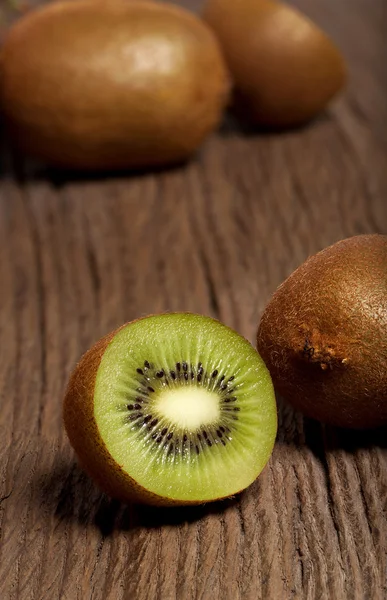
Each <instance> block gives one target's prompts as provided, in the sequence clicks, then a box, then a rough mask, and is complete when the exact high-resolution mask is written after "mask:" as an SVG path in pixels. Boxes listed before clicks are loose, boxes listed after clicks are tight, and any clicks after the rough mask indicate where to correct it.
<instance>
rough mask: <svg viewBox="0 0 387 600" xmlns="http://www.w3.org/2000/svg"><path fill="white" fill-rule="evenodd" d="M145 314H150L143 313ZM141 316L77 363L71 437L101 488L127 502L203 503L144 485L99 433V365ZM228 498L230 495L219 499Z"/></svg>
mask: <svg viewBox="0 0 387 600" xmlns="http://www.w3.org/2000/svg"><path fill="white" fill-rule="evenodd" d="M150 316H152V315H150ZM145 318H147V317H143V319H145ZM139 320H142V319H136V320H135V321H131V322H128V323H125V324H124V325H122V326H121V327H119V328H118V329H116V330H114V331H113V332H111V333H109V334H107V335H106V336H104V337H103V338H102V339H100V340H99V341H98V342H96V344H94V346H92V347H91V348H90V349H89V350H88V351H87V352H86V353H85V354H84V355H83V357H82V358H81V360H80V361H79V363H78V364H77V366H76V368H75V369H74V371H73V373H72V375H71V377H70V380H69V383H68V386H67V390H66V393H65V397H64V402H63V420H64V425H65V429H66V432H67V435H68V438H69V440H70V442H71V445H72V446H73V448H74V450H75V453H76V455H77V458H78V460H79V463H80V465H81V466H82V468H83V469H84V470H85V471H86V472H87V473H88V474H89V476H90V477H91V478H92V479H93V480H94V481H95V483H96V484H97V485H98V487H99V488H100V489H101V490H103V491H104V492H106V493H107V494H108V495H109V496H111V497H113V498H117V499H118V500H121V501H123V502H128V501H131V502H134V503H141V504H150V505H155V506H183V505H197V504H203V502H200V501H198V500H192V501H190V500H173V499H171V498H164V497H162V496H158V495H157V494H153V493H152V492H150V491H149V490H147V489H145V488H143V487H142V486H141V485H139V484H138V483H137V482H136V481H135V480H134V479H133V478H131V477H130V476H129V475H128V474H127V473H126V472H125V471H124V470H123V469H122V468H121V466H120V465H119V464H118V463H117V462H116V461H115V460H114V459H113V458H112V457H111V455H110V453H109V452H108V450H107V448H106V446H105V443H104V441H103V439H102V437H101V435H100V433H99V429H98V425H97V423H96V420H95V418H94V387H95V381H96V377H97V371H98V367H99V365H100V362H101V360H102V357H103V355H104V352H105V350H106V348H107V347H108V345H109V343H110V342H111V341H112V340H113V338H114V337H115V336H116V335H117V333H118V332H119V331H120V330H121V329H122V328H124V327H127V326H128V325H130V324H133V323H135V322H136V321H139ZM240 491H243V490H240ZM236 493H239V492H236ZM225 498H229V496H224V497H220V498H217V499H216V500H223V499H225Z"/></svg>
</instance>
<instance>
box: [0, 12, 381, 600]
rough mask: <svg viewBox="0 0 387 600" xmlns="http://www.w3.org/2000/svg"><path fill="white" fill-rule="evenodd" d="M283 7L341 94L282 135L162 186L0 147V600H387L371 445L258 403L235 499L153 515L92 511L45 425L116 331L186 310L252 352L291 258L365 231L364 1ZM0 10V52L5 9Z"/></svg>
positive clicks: (248, 140) (375, 66)
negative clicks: (250, 462) (313, 30)
mask: <svg viewBox="0 0 387 600" xmlns="http://www.w3.org/2000/svg"><path fill="white" fill-rule="evenodd" d="M37 3H38V2H35V3H34V4H37ZM31 4H33V3H31ZM186 4H190V5H191V7H192V6H193V7H194V8H197V7H198V2H192V1H191V2H190V3H189V2H186ZM297 5H299V6H300V7H301V8H303V9H304V10H305V11H306V12H308V14H309V15H310V16H312V17H313V18H314V19H315V20H316V21H317V22H318V23H319V24H320V25H321V26H323V27H324V28H325V29H326V30H327V31H328V32H329V33H331V35H332V36H333V37H334V38H335V39H336V41H337V42H338V44H339V45H340V47H341V48H342V50H343V52H344V53H345V55H346V57H347V60H348V63H349V66H350V74H351V77H350V82H349V86H348V89H347V91H346V93H345V95H344V96H343V97H341V99H340V100H339V101H338V102H337V103H335V104H334V105H333V106H332V107H331V108H330V109H329V111H328V112H327V113H326V114H325V115H323V116H322V117H321V118H319V119H318V120H317V121H316V122H314V123H313V124H311V125H310V126H309V127H307V128H305V129H303V130H299V131H294V132H288V133H284V134H277V135H269V134H266V135H262V134H259V133H254V132H243V131H241V130H240V129H239V128H238V125H237V124H235V123H230V122H228V123H227V124H225V125H224V126H223V128H222V129H221V130H220V131H219V132H218V133H216V134H215V135H213V136H212V137H211V138H210V139H208V141H207V142H206V143H205V144H204V146H203V148H202V149H201V151H200V153H199V154H198V155H197V156H196V157H195V158H194V159H193V160H192V161H191V162H189V164H186V165H185V166H183V167H180V168H176V169H171V170H165V171H163V172H158V173H146V174H142V175H130V174H125V175H122V174H121V175H120V174H115V175H111V176H109V177H106V178H105V177H103V176H101V177H89V176H75V175H74V176H72V175H69V174H60V173H55V172H53V171H42V170H39V169H35V168H34V166H33V165H32V164H30V163H29V162H28V161H25V160H24V161H21V160H20V159H16V160H15V159H14V158H12V156H11V153H10V151H9V149H8V147H7V145H6V143H5V142H4V141H3V142H2V151H1V168H0V285H1V293H0V394H1V395H0V402H1V413H0V414H1V420H0V485H1V492H0V528H1V530H0V531H1V533H0V540H1V547H0V590H1V591H0V597H1V598H2V600H11V599H12V600H16V599H18V600H20V599H23V600H24V599H25V600H40V599H43V598H44V599H66V600H88V599H92V600H99V599H101V600H107V599H109V600H119V599H122V598H124V599H130V600H156V599H159V600H172V599H176V600H186V599H187V600H191V599H192V600H194V599H195V600H196V599H197V600H199V599H200V600H210V599H211V600H215V599H219V600H228V599H229V600H258V599H261V598H262V599H264V600H268V599H270V600H271V599H273V600H286V599H288V598H297V599H298V598H305V599H327V600H342V599H348V600H366V599H367V600H379V599H383V598H386V597H387V583H386V577H387V560H386V559H387V554H386V552H387V526H386V516H387V515H386V513H387V451H386V446H387V435H386V430H382V431H377V432H365V433H364V432H363V433H362V432H343V431H338V430H335V429H332V428H328V427H323V426H322V425H320V424H318V423H315V422H311V421H307V420H304V419H303V418H302V416H300V415H299V414H294V413H293V412H292V410H291V409H290V408H289V407H288V406H286V405H283V404H282V402H281V401H280V400H279V421H280V423H279V433H278V441H277V444H276V447H275V451H274V453H273V456H272V459H271V461H270V463H269V465H268V466H267V468H266V469H265V470H264V472H263V474H262V476H261V477H260V478H259V479H258V481H257V482H256V483H255V484H254V485H252V486H251V487H250V489H249V490H247V491H246V492H245V493H244V494H242V495H241V496H240V497H238V498H236V499H235V500H234V501H232V500H230V501H227V502H223V503H218V504H214V505H208V506H204V507H199V508H184V509H173V510H171V509H170V510H167V509H162V510H161V509H155V508H149V507H138V506H125V505H121V504H120V503H118V502H117V501H114V500H111V499H109V498H108V497H106V496H104V495H101V494H100V492H99V491H98V490H97V489H96V488H95V487H94V485H93V484H92V483H91V481H90V480H89V479H88V477H87V476H85V475H84V474H83V472H82V471H81V470H80V469H79V468H78V466H77V464H76V462H75V461H74V456H73V452H72V450H71V449H70V447H69V443H68V440H67V438H66V435H65V433H64V430H63V425H62V420H61V403H62V396H63V391H64V388H65V385H66V381H67V379H68V376H69V373H70V371H71V369H72V368H73V367H74V365H75V363H76V361H77V360H78V358H79V357H80V355H81V353H83V352H84V351H85V350H86V349H87V348H88V347H89V346H90V345H91V344H92V343H93V342H94V341H95V340H97V339H98V338H99V337H100V336H102V335H103V334H105V333H106V332H108V331H109V330H111V329H113V328H115V327H116V326H118V325H119V324H121V323H123V322H124V321H127V320H131V319H134V318H136V317H138V316H139V315H146V314H148V313H153V312H159V311H180V310H184V311H194V312H199V313H205V314H208V315H212V316H215V317H217V318H219V319H220V320H222V321H224V322H225V323H226V324H228V325H230V326H232V327H234V328H235V329H236V330H238V331H239V332H240V333H242V334H243V335H245V336H246V337H247V338H249V339H250V340H251V341H252V342H254V337H255V331H256V328H257V324H258V321H259V318H260V315H261V313H262V311H263V309H264V306H265V304H266V302H267V301H268V299H269V298H270V295H271V294H272V292H273V291H274V290H275V288H276V286H277V285H278V284H279V283H280V282H281V281H282V280H283V279H284V278H285V277H286V276H287V275H289V274H290V272H291V271H292V270H293V269H294V268H295V267H296V266H297V265H299V264H300V263H301V262H302V261H303V260H304V259H305V258H306V257H307V256H308V255H309V254H311V253H314V252H315V251H317V250H319V249H321V248H322V247H324V246H326V245H328V244H330V243H332V242H334V241H336V240H338V239H340V238H343V237H347V236H350V235H354V234H358V233H365V232H381V233H387V199H386V192H387V181H386V177H385V175H384V173H383V172H384V170H385V168H386V165H387V161H386V158H387V127H386V125H387V119H386V105H387V104H386V97H387V96H386V94H387V87H386V78H385V76H386V72H385V59H386V46H385V31H386V20H385V19H383V11H384V8H385V6H384V5H385V2H384V1H383V0H373V1H372V2H369V1H368V0H340V2H338V1H337V0H315V1H313V2H312V1H308V0H298V2H297ZM0 11H1V12H0V15H1V18H2V28H3V32H4V29H5V26H6V23H7V22H10V20H11V19H13V18H14V17H15V16H16V12H17V11H15V8H12V7H11V6H10V7H8V8H7V2H5V0H3V1H2V4H1V6H0Z"/></svg>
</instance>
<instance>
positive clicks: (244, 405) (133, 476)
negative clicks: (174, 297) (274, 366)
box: [64, 313, 277, 506]
mask: <svg viewBox="0 0 387 600" xmlns="http://www.w3.org/2000/svg"><path fill="white" fill-rule="evenodd" d="M64 423H65V427H66V430H67V433H68V437H69V439H70V442H71V443H72V445H73V447H74V449H75V451H76V454H77V455H78V457H79V460H80V462H81V464H82V465H83V467H84V468H85V470H86V471H88V473H89V474H90V475H91V476H92V478H93V479H94V480H95V481H96V483H97V484H98V485H99V486H100V487H101V488H102V489H103V490H104V491H105V492H107V493H108V494H109V495H111V496H113V497H117V498H119V499H121V500H124V501H130V500H131V501H137V502H144V503H148V504H158V505H166V506H168V505H173V504H200V503H205V502H211V501H214V500H218V499H221V498H226V497H229V496H232V495H234V494H236V493H237V492H240V491H242V490H243V489H245V488H246V487H248V486H249V485H250V484H251V483H252V482H253V481H254V480H255V479H256V477H257V476H258V475H259V473H260V472H261V471H262V469H263V467H264V466H265V464H266V462H267V461H268V459H269V457H270V455H271V452H272V449H273V445H274V441H275V437H276V431H277V413H276V403H275V396H274V390H273V385H272V382H271V378H270V375H269V372H268V370H267V368H266V367H265V364H264V362H263V361H262V359H261V358H260V356H259V354H258V353H257V351H256V350H255V349H254V348H253V346H252V345H251V344H250V343H249V342H248V341H247V340H245V339H244V338H243V337H241V336H240V335H239V334H237V333H236V332H234V331H233V330H231V329H229V328H228V327H226V326H225V325H223V324H221V323H220V322H218V321H216V320H214V319H211V318H209V317H204V316H200V315H194V314H190V313H168V314H162V315H153V316H149V317H145V318H142V319H139V320H137V321H134V322H132V323H129V324H126V325H124V326H123V327H121V328H120V329H118V330H116V331H114V332H113V333H111V334H109V335H108V336H106V337H105V338H103V339H102V340H100V341H99V342H97V344H95V345H94V346H93V347H92V348H91V349H90V350H89V351H88V352H87V353H86V354H85V356H84V357H83V358H82V359H81V361H80V363H79V364H78V366H77V367H76V369H75V371H74V373H73V375H72V377H71V379H70V382H69V385H68V389H67V392H66V396H65V400H64Z"/></svg>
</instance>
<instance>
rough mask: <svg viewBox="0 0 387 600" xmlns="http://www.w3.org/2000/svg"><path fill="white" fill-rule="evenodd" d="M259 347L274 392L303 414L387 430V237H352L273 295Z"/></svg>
mask: <svg viewBox="0 0 387 600" xmlns="http://www.w3.org/2000/svg"><path fill="white" fill-rule="evenodd" d="M257 347H258V351H259V353H260V355H261V356H262V358H263V360H264V361H265V363H266V366H267V367H268V369H269V371H270V374H271V376H272V379H273V383H274V387H275V389H276V391H277V392H279V393H280V394H281V395H282V396H283V397H284V398H285V399H286V400H288V401H289V402H290V403H291V404H292V405H293V406H294V407H295V408H296V409H298V410H300V411H302V412H303V413H304V414H305V415H307V416H309V417H312V418H314V419H317V420H320V421H323V422H326V423H329V424H331V425H336V426H339V427H348V428H355V429H363V428H364V429H366V428H374V427H378V426H383V425H386V424H387V367H386V365H387V236H383V235H378V234H373V235H360V236H354V237H351V238H347V239H345V240H342V241H340V242H337V243H336V244H333V245H332V246H329V247H328V248H326V249H325V250H323V251H321V252H319V253H317V254H315V255H314V256H312V257H310V258H309V259H308V260H307V261H306V262H305V263H303V264H302V265H301V266H300V267H299V268H298V269H297V270H296V271H294V273H293V274H292V275H291V276H290V277H289V278H288V279H287V280H286V281H285V282H284V283H283V284H282V285H281V286H280V287H279V288H278V290H277V291H276V292H275V294H274V295H273V297H272V299H271V301H270V302H269V304H268V306H267V307H266V309H265V311H264V314H263V316H262V319H261V322H260V324H259V328H258V335H257Z"/></svg>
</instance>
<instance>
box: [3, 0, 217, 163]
mask: <svg viewBox="0 0 387 600" xmlns="http://www.w3.org/2000/svg"><path fill="white" fill-rule="evenodd" d="M228 92H229V75H228V72H227V68H226V66H225V63H224V60H223V57H222V53H221V51H220V48H219V44H218V42H217V40H216V38H215V36H214V34H213V32H212V31H211V29H210V28H209V27H208V26H207V25H206V24H205V23H204V22H202V21H201V20H200V19H198V18H197V17H196V16H195V15H193V14H191V13H189V12H188V11H186V10H184V9H182V8H179V7H178V6H174V5H169V4H160V3H156V2H150V1H136V0H131V1H130V2H127V1H125V0H110V1H109V2H96V1H94V0H78V1H77V2H70V1H60V2H54V3H50V4H49V5H45V6H43V7H40V8H38V9H35V10H32V11H30V12H29V13H28V14H27V15H26V16H24V17H22V18H21V19H19V20H18V21H17V22H16V24H15V25H14V26H13V27H12V28H11V29H10V31H9V33H8V35H7V36H6V38H5V41H4V45H3V47H2V51H1V58H0V103H1V108H2V112H3V115H4V120H5V124H6V129H7V131H8V134H9V136H10V139H11V141H12V142H13V144H14V146H16V147H17V148H18V149H19V150H21V151H23V152H25V153H27V154H31V155H34V156H36V157H38V158H40V159H43V160H45V161H46V162H48V163H50V164H52V165H55V166H58V167H64V168H70V169H75V170H77V169H78V170H79V169H80V170H96V169H101V170H102V169H103V170H116V169H127V168H146V167H150V166H163V165H167V164H176V163H179V162H182V161H184V160H186V159H187V158H188V157H189V156H190V155H191V154H192V153H193V152H194V151H195V150H196V149H197V148H198V147H199V145H200V144H201V143H202V141H203V140H204V138H205V137H206V136H207V135H208V134H209V133H211V132H212V131H213V130H214V129H215V128H216V127H217V125H218V123H219V122H220V120H221V117H222V111H223V108H224V106H225V103H226V102H227V98H228Z"/></svg>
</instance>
